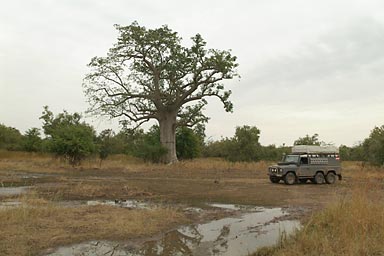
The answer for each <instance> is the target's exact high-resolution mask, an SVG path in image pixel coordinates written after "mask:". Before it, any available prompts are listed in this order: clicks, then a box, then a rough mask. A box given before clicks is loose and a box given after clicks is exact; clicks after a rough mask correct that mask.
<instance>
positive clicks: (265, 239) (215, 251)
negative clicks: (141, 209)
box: [131, 205, 300, 256]
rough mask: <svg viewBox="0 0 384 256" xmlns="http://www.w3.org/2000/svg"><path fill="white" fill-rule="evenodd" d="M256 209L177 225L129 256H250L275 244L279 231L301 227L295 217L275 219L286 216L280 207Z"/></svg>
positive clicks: (287, 231) (234, 207)
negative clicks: (183, 225) (239, 214)
mask: <svg viewBox="0 0 384 256" xmlns="http://www.w3.org/2000/svg"><path fill="white" fill-rule="evenodd" d="M228 207H229V208H230V209H231V210H232V209H234V210H236V209H237V206H233V207H232V206H230V205H228ZM225 209H228V208H227V207H225ZM255 209H256V210H257V211H255V212H251V213H244V214H242V215H241V216H239V217H231V218H223V219H220V220H215V221H211V222H209V223H205V224H199V225H194V226H186V227H182V228H179V229H178V230H175V231H172V232H169V233H167V234H166V235H165V236H164V237H162V238H161V239H160V240H159V241H152V242H147V243H145V244H144V245H143V247H142V248H141V249H139V250H138V251H136V252H134V253H132V254H131V255H148V256H150V255H197V256H200V255H201V256H203V255H233V256H236V255H237V256H240V255H249V254H250V253H252V252H255V251H256V250H257V249H258V248H260V247H263V246H270V245H274V244H276V242H277V241H278V239H279V237H280V235H281V233H282V232H285V233H286V234H290V233H292V232H293V231H294V230H295V229H297V228H300V222H299V221H296V220H283V221H276V219H277V218H281V217H283V216H286V215H287V213H286V212H284V211H283V210H282V209H281V208H272V209H266V208H261V207H257V208H255Z"/></svg>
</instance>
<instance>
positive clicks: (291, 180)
mask: <svg viewBox="0 0 384 256" xmlns="http://www.w3.org/2000/svg"><path fill="white" fill-rule="evenodd" d="M295 182H296V175H295V174H294V173H293V172H289V173H287V174H285V176H284V183H285V184H287V185H293V184H295Z"/></svg>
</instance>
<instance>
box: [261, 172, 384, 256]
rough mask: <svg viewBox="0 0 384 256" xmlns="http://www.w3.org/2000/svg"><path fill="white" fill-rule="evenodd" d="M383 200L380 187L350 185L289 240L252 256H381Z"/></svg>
mask: <svg viewBox="0 0 384 256" xmlns="http://www.w3.org/2000/svg"><path fill="white" fill-rule="evenodd" d="M382 171H384V170H382ZM383 199H384V194H383V187H382V185H380V184H376V185H375V184H363V185H354V187H353V188H352V191H351V192H350V194H349V195H348V196H345V197H340V198H339V200H338V201H336V202H333V203H331V204H330V205H328V206H327V207H326V208H325V209H324V210H322V211H321V212H319V213H316V214H313V216H311V217H310V219H309V221H308V222H307V223H306V224H305V225H304V227H303V228H302V229H301V230H300V231H298V232H297V233H296V234H295V235H294V236H293V237H289V238H286V239H282V241H281V243H280V244H279V245H278V246H276V247H270V248H263V249H261V250H260V251H259V252H257V253H255V254H254V256H262V255H285V256H291V255H383V254H384V243H383V241H384V201H383Z"/></svg>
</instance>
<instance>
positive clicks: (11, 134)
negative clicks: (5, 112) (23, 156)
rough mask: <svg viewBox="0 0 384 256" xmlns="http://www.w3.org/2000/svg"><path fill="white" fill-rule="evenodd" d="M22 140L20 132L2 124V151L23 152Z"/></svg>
mask: <svg viewBox="0 0 384 256" xmlns="http://www.w3.org/2000/svg"><path fill="white" fill-rule="evenodd" d="M22 139H23V136H22V135H21V133H20V132H19V130H17V129H16V128H13V127H8V126H5V125H3V124H0V149H6V150H21V149H22Z"/></svg>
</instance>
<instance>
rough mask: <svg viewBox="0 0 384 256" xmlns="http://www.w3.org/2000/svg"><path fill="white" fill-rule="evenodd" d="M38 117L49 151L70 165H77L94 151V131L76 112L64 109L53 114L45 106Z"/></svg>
mask: <svg viewBox="0 0 384 256" xmlns="http://www.w3.org/2000/svg"><path fill="white" fill-rule="evenodd" d="M40 119H42V120H43V130H44V133H45V135H46V136H47V141H48V145H49V149H50V151H51V152H53V153H56V154H57V155H58V156H62V157H64V158H65V159H67V160H68V162H69V163H70V164H71V165H73V166H75V165H79V164H80V162H81V160H83V159H84V158H85V157H86V156H88V155H90V154H92V153H94V152H95V151H96V143H95V140H96V134H95V131H94V129H93V128H92V127H91V126H89V125H88V124H86V123H85V122H81V116H80V115H79V114H78V113H74V114H69V113H68V112H66V111H64V112H63V113H60V114H58V115H57V116H54V114H53V113H52V112H51V111H49V109H48V107H47V106H45V107H44V111H43V115H42V116H41V117H40Z"/></svg>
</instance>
